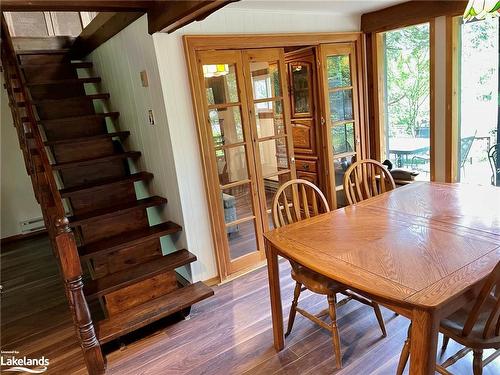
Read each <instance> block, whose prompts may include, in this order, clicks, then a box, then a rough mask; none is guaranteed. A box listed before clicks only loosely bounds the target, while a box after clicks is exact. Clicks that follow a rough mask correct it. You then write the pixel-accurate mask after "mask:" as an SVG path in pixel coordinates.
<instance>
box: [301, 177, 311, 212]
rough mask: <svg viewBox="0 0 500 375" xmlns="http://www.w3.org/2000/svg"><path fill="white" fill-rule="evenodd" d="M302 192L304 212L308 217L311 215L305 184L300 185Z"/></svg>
mask: <svg viewBox="0 0 500 375" xmlns="http://www.w3.org/2000/svg"><path fill="white" fill-rule="evenodd" d="M300 192H301V194H302V203H303V204H304V214H305V215H306V219H309V218H310V217H311V214H310V213H309V202H308V200H307V192H306V188H305V186H304V185H300Z"/></svg>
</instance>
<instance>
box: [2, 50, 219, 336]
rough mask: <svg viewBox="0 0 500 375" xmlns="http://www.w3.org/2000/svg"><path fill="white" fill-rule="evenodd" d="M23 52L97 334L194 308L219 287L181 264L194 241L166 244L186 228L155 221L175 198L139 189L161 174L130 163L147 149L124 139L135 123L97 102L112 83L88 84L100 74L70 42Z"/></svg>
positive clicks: (107, 97) (27, 82)
mask: <svg viewBox="0 0 500 375" xmlns="http://www.w3.org/2000/svg"><path fill="white" fill-rule="evenodd" d="M16 53H17V59H18V62H19V64H20V66H21V69H22V71H23V72H24V77H25V85H26V86H27V88H28V90H29V93H30V95H31V99H32V103H33V104H34V106H35V109H36V114H37V116H38V121H39V125H40V127H41V128H42V129H43V133H44V134H45V138H46V140H45V146H46V147H47V149H48V150H50V154H51V155H52V159H53V160H52V169H53V170H55V171H56V174H57V179H58V181H59V185H60V190H59V192H60V194H61V197H62V198H63V199H64V200H65V206H66V208H67V211H68V219H69V225H70V226H71V228H72V230H73V232H74V234H75V237H76V239H77V244H78V252H79V255H80V260H81V262H82V265H84V266H85V268H86V269H87V270H88V275H89V278H88V280H86V281H85V282H84V293H85V298H86V299H87V301H88V302H89V305H90V306H92V307H93V309H92V310H93V311H91V312H92V320H93V322H94V325H95V327H96V335H97V338H98V340H99V342H100V343H101V344H103V343H106V342H109V341H112V340H114V339H116V338H118V337H120V336H122V335H125V334H127V333H129V332H131V331H134V330H137V329H139V328H141V327H143V326H145V325H148V324H150V323H152V322H154V321H156V320H158V319H161V318H163V317H165V316H168V315H171V314H174V313H181V314H188V313H189V309H190V307H191V305H192V304H194V303H196V302H198V301H200V300H203V299H205V298H207V297H209V296H211V295H212V294H213V291H212V290H211V289H210V288H209V287H207V286H205V285H204V284H203V283H201V282H197V283H194V284H191V283H189V282H188V281H187V280H186V279H184V278H183V277H182V276H181V275H180V274H179V273H178V272H176V269H177V268H179V267H182V266H185V265H188V264H190V263H192V262H194V261H196V256H194V255H193V254H192V253H190V252H189V251H188V250H185V249H181V250H177V251H175V252H172V253H170V254H168V255H163V254H162V249H161V243H160V238H161V237H163V236H171V235H175V234H176V233H178V232H179V231H181V230H182V228H181V227H180V226H179V225H177V224H176V223H173V222H169V221H167V222H164V223H161V224H156V225H150V223H149V220H148V213H147V210H148V209H154V208H155V207H161V206H163V205H166V204H167V199H166V198H163V197H160V196H150V197H147V198H141V199H138V198H137V195H136V189H135V186H136V184H145V186H146V187H147V183H148V182H149V181H150V180H151V179H152V178H153V175H152V174H151V173H149V172H146V171H142V172H134V173H131V168H129V165H130V164H129V163H132V162H133V161H134V160H136V159H137V158H139V157H140V156H141V153H140V151H134V150H125V149H124V147H123V144H122V140H124V139H126V138H127V137H129V136H130V133H129V132H128V131H119V130H116V127H115V126H114V125H115V121H116V119H117V118H118V117H119V113H118V112H106V113H97V112H96V108H101V107H102V106H99V105H96V104H97V102H98V101H103V100H104V101H106V100H111V98H110V95H109V94H108V93H93V94H91V95H90V94H87V93H86V90H85V85H88V84H96V83H99V82H100V81H101V78H99V77H92V76H91V77H88V76H85V78H82V76H83V74H82V71H81V69H85V72H87V73H88V72H91V71H92V63H91V62H82V61H72V60H71V58H70V57H69V53H68V51H67V50H17V51H16ZM117 58H119V57H118V56H117ZM79 73H80V74H79ZM17 78H19V77H17ZM6 79H16V77H6ZM16 105H17V106H21V107H22V106H23V105H26V104H25V103H23V102H18V103H16ZM91 302H99V303H91Z"/></svg>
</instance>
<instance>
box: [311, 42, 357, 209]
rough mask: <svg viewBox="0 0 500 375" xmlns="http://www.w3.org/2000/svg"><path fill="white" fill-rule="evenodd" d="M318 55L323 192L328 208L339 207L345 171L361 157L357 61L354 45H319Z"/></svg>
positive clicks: (341, 200)
mask: <svg viewBox="0 0 500 375" xmlns="http://www.w3.org/2000/svg"><path fill="white" fill-rule="evenodd" d="M318 56H319V61H320V69H319V71H320V86H321V91H322V95H320V97H321V98H322V103H321V104H322V117H321V124H322V128H323V140H324V143H325V148H326V150H325V154H326V155H325V157H326V158H325V161H326V162H327V163H328V169H327V170H328V176H327V180H328V183H327V189H328V195H329V197H330V202H331V204H332V207H339V206H342V205H344V204H345V202H344V199H345V195H344V192H343V179H344V174H345V171H346V170H347V168H349V166H350V165H351V164H352V163H354V162H355V161H356V160H358V159H359V158H361V150H362V149H361V139H362V135H361V118H360V116H361V111H360V103H359V100H360V98H359V86H358V84H359V80H358V70H357V61H358V60H357V56H356V49H355V44H354V43H336V44H324V45H320V46H319V48H318Z"/></svg>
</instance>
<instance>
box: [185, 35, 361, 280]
mask: <svg viewBox="0 0 500 375" xmlns="http://www.w3.org/2000/svg"><path fill="white" fill-rule="evenodd" d="M345 42H354V43H355V44H356V55H357V57H358V58H360V57H361V56H362V55H363V54H364V51H362V49H363V48H364V43H363V34H362V33H361V32H347V33H307V34H298V33H290V34H229V35H184V36H183V43H184V52H185V57H186V63H187V68H188V76H189V83H190V88H191V99H192V104H193V109H194V114H195V119H196V127H197V133H198V145H199V151H200V156H201V160H202V164H203V177H204V182H205V193H206V197H207V200H208V207H209V211H210V212H211V215H210V223H211V231H212V239H213V245H214V249H215V256H216V261H217V267H218V271H219V278H220V279H221V281H222V280H224V279H226V278H228V276H229V273H228V271H229V270H228V269H227V267H226V266H225V262H224V259H223V258H222V257H221V249H222V248H223V246H224V245H223V241H224V239H223V238H222V237H221V233H220V225H219V221H220V218H219V216H220V215H219V214H218V202H217V201H215V200H214V197H212V195H213V194H211V193H210V191H212V190H214V187H218V179H214V176H213V173H212V164H211V162H212V160H211V153H212V150H210V149H208V147H207V145H209V144H210V142H209V141H210V139H207V132H206V131H205V130H204V125H205V122H204V120H205V116H204V112H203V111H204V102H203V100H204V98H205V94H204V91H203V88H202V87H201V85H200V80H199V69H198V65H199V61H198V58H197V52H198V51H207V50H243V49H254V48H258V49H263V48H283V47H297V46H318V45H320V44H330V43H345ZM358 63H359V64H360V65H359V66H360V69H359V71H364V69H363V66H364V63H363V62H362V60H359V61H358ZM362 74H363V77H364V73H362ZM361 84H362V85H365V84H366V81H362V83H361ZM360 92H361V91H360ZM362 92H363V93H365V92H366V87H363V90H362ZM359 96H360V101H361V99H363V98H362V96H363V95H359ZM363 102H364V100H363ZM361 108H364V106H363V107H361ZM363 119H366V116H365V114H364V111H360V124H361V127H362V128H364V127H365V126H366V123H365V124H363V122H364V121H363ZM366 144H367V142H366V140H365V139H362V149H363V148H364V145H366ZM363 154H364V152H363ZM363 154H362V155H363ZM323 172H324V171H323ZM215 177H217V176H215ZM250 266H251V265H250Z"/></svg>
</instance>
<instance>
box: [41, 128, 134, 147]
mask: <svg viewBox="0 0 500 375" xmlns="http://www.w3.org/2000/svg"><path fill="white" fill-rule="evenodd" d="M129 135H130V132H129V131H120V132H114V133H103V134H98V135H92V136H89V137H79V138H66V139H59V140H57V141H46V142H44V143H45V146H55V145H63V144H66V143H70V144H74V143H81V142H91V141H95V140H100V139H103V138H113V137H120V138H125V137H128V136H129Z"/></svg>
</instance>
